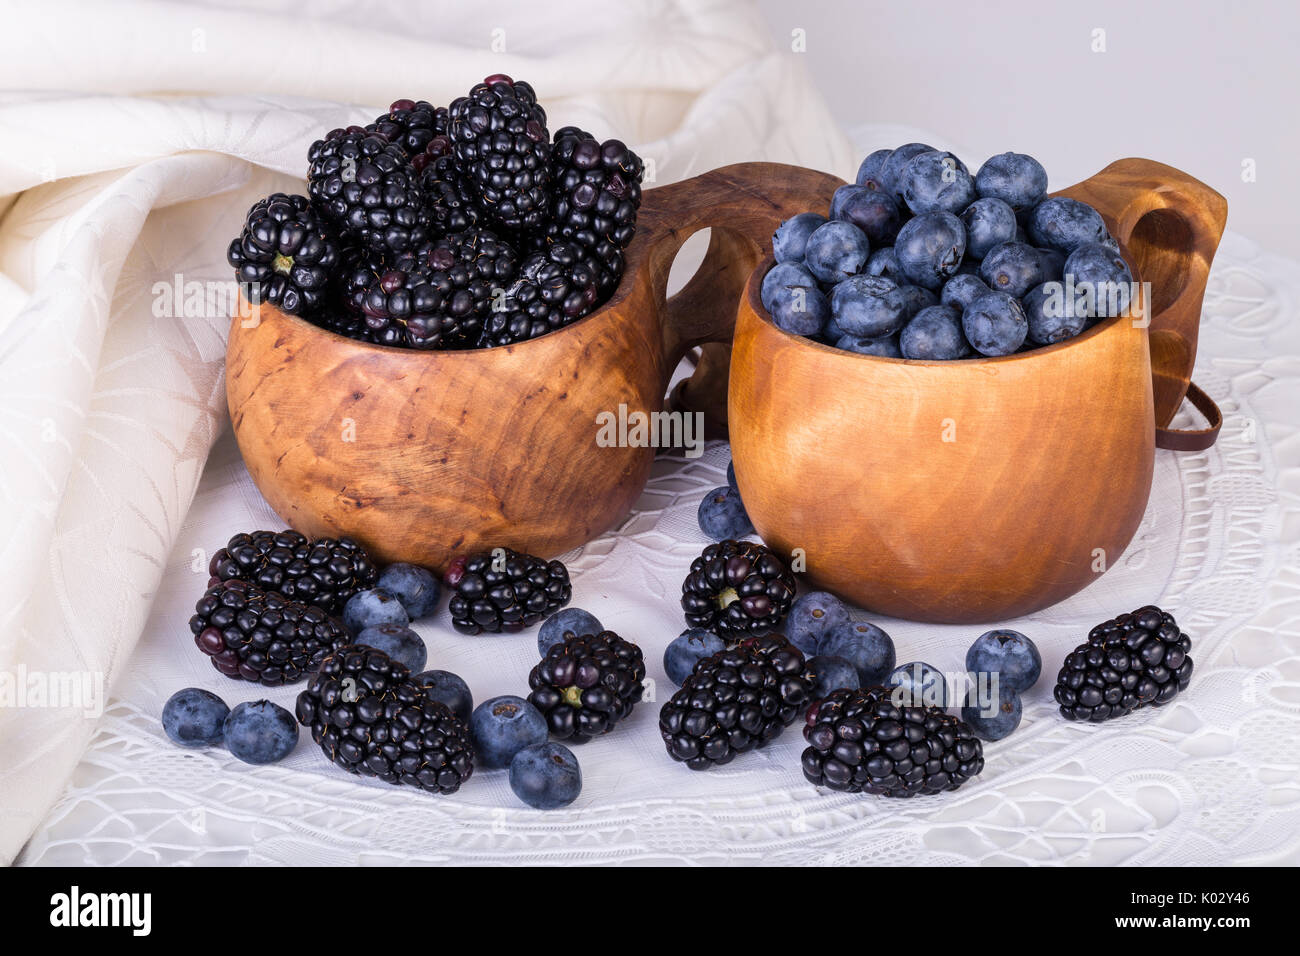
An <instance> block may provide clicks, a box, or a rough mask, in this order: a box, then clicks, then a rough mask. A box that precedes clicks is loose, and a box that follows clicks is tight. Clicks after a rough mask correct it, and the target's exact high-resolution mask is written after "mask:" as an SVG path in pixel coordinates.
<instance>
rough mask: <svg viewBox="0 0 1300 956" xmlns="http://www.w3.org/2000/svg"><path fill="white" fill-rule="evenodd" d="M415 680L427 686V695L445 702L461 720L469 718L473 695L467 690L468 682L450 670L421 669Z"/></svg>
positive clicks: (439, 701)
mask: <svg viewBox="0 0 1300 956" xmlns="http://www.w3.org/2000/svg"><path fill="white" fill-rule="evenodd" d="M415 680H416V681H417V682H419V683H421V684H423V685H424V686H425V687H426V688H427V693H428V695H429V697H431V698H432V699H433V700H436V701H438V703H440V704H446V705H447V709H448V710H450V711H451V712H452V713H453V714H455V715H456V716H457V717H458V718H460V719H461V720H469V715H470V712H471V711H472V710H473V709H474V696H473V695H472V694H471V693H470V692H469V684H466V683H465V681H464V680H463V679H462V678H461V677H460V676H459V675H457V674H453V673H452V672H451V671H423V672H421V673H419V674H416V675H415Z"/></svg>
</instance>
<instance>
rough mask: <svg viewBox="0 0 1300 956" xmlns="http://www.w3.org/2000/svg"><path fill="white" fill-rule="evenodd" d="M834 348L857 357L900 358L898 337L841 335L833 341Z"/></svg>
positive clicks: (901, 354) (895, 335)
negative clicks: (852, 353) (875, 337)
mask: <svg viewBox="0 0 1300 956" xmlns="http://www.w3.org/2000/svg"><path fill="white" fill-rule="evenodd" d="M835 347H836V348H837V349H839V350H840V351H841V352H856V353H857V354H858V355H874V356H876V357H878V358H902V357H903V353H902V350H901V349H899V347H898V335H897V334H894V335H886V336H882V337H881V338H878V339H873V338H869V337H867V336H861V335H841V336H840V337H839V338H838V339H836V340H835Z"/></svg>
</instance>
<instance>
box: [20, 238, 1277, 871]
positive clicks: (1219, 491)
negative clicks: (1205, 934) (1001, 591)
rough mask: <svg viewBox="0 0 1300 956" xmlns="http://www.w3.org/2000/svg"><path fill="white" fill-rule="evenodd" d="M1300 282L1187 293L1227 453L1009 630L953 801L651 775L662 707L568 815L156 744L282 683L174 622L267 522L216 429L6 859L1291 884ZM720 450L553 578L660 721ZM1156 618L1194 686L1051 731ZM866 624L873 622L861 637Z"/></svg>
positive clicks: (781, 772)
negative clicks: (1045, 872)
mask: <svg viewBox="0 0 1300 956" xmlns="http://www.w3.org/2000/svg"><path fill="white" fill-rule="evenodd" d="M1297 296H1300V266H1297V265H1296V264H1295V263H1292V262H1290V261H1288V260H1283V259H1279V258H1276V257H1272V256H1269V255H1266V254H1263V253H1261V252H1260V251H1259V250H1258V249H1257V248H1256V247H1254V246H1253V245H1251V244H1250V243H1248V242H1247V241H1245V240H1243V239H1241V238H1239V237H1236V236H1233V235H1231V234H1230V235H1229V236H1228V237H1227V239H1226V240H1225V242H1224V245H1223V247H1222V249H1221V250H1220V252H1219V255H1218V258H1217V260H1216V262H1215V267H1214V273H1213V277H1212V281H1211V285H1210V288H1209V292H1208V294H1207V296H1206V302H1205V320H1204V323H1203V326H1202V340H1201V347H1200V355H1199V360H1198V364H1197V371H1196V379H1197V381H1198V382H1199V384H1200V385H1201V386H1202V387H1204V388H1205V390H1206V391H1207V392H1209V393H1210V395H1212V396H1213V397H1214V398H1215V399H1216V400H1217V401H1218V402H1219V404H1220V406H1221V407H1222V409H1223V412H1224V417H1225V424H1224V428H1223V433H1222V436H1221V438H1220V440H1219V443H1218V444H1217V445H1216V446H1215V447H1214V448H1213V449H1212V450H1210V451H1208V452H1205V453H1200V454H1183V455H1178V454H1174V453H1171V452H1160V453H1159V454H1158V456H1157V465H1156V478H1155V487H1154V489H1153V492H1152V495H1151V504H1150V506H1149V508H1148V511H1147V515H1146V519H1145V521H1144V523H1143V525H1142V527H1141V529H1140V530H1139V532H1138V534H1137V537H1136V538H1135V540H1134V541H1133V543H1132V545H1131V546H1130V547H1129V550H1128V551H1127V552H1126V553H1125V555H1124V556H1123V559H1122V560H1121V561H1120V563H1119V564H1118V565H1117V566H1115V567H1114V568H1112V569H1111V570H1110V571H1109V572H1108V573H1107V574H1106V575H1105V576H1104V577H1102V578H1101V579H1100V580H1099V581H1098V582H1097V583H1096V584H1094V585H1093V586H1092V587H1090V588H1088V589H1087V590H1085V591H1084V592H1082V593H1081V594H1078V595H1076V596H1075V597H1074V598H1072V599H1070V600H1069V601H1066V602H1064V603H1062V604H1060V605H1058V606H1056V607H1054V608H1051V609H1049V610H1048V611H1045V612H1043V613H1041V614H1037V615H1034V616H1032V617H1030V618H1026V619H1023V620H1020V621H1014V622H1008V623H1009V624H1010V625H1011V626H1013V627H1015V628H1017V629H1020V630H1023V631H1024V632H1026V633H1027V634H1029V635H1030V636H1031V637H1033V638H1034V640H1036V641H1037V642H1038V645H1039V647H1040V648H1041V650H1042V653H1043V658H1044V674H1043V678H1042V679H1041V680H1040V682H1039V684H1038V686H1037V687H1035V688H1034V689H1033V690H1032V691H1031V692H1030V693H1029V694H1028V696H1027V699H1026V705H1025V716H1024V721H1023V723H1022V725H1021V727H1020V729H1019V730H1018V731H1017V732H1016V733H1015V734H1014V735H1013V736H1012V737H1010V738H1008V739H1007V740H1004V741H1000V742H997V743H993V744H989V745H987V747H986V756H987V768H986V770H985V772H984V773H983V774H982V775H981V776H980V777H979V778H977V779H976V780H975V781H973V782H971V783H970V784H968V785H967V786H965V787H964V788H962V789H961V790H960V791H958V792H956V793H954V794H950V795H946V796H942V797H935V798H925V799H917V800H911V801H887V800H883V799H876V798H870V797H861V796H848V795H838V794H831V793H829V792H824V793H823V792H818V791H817V790H816V789H814V788H813V787H812V786H810V785H809V784H807V783H806V782H805V781H804V780H803V778H802V775H801V773H800V770H799V753H800V750H801V749H802V746H803V741H802V737H801V735H800V733H799V729H798V727H797V726H796V727H793V728H791V729H790V730H788V731H787V732H786V733H785V734H784V735H783V737H782V738H781V739H780V740H779V741H777V742H776V743H775V744H774V745H772V746H771V747H769V748H767V749H766V750H763V751H759V752H756V753H752V754H749V755H747V756H745V757H744V758H743V759H738V760H737V761H736V762H735V763H733V764H731V765H730V766H728V767H726V768H724V769H722V770H720V771H715V772H710V773H694V772H691V771H689V770H687V769H685V768H684V767H683V766H681V765H679V764H676V763H674V762H672V761H671V760H669V759H668V757H667V756H666V754H665V753H664V750H663V745H662V743H661V741H660V739H659V735H658V731H657V727H656V719H657V711H658V706H657V704H651V703H647V704H645V705H643V706H640V707H638V708H637V709H636V710H635V711H634V713H633V715H632V717H630V718H629V719H628V721H627V722H626V724H623V725H620V727H619V728H618V731H617V732H616V733H614V734H613V735H611V736H609V737H606V738H602V739H599V740H596V741H594V742H592V743H590V744H587V745H586V746H584V747H582V748H581V749H579V750H578V751H577V753H578V757H579V760H580V761H581V764H582V768H583V775H584V782H585V785H584V789H583V793H582V796H581V797H580V798H579V800H578V802H577V803H576V804H574V805H573V806H572V807H571V808H569V809H566V810H562V811H552V812H549V813H541V812H537V811H532V810H528V809H526V808H525V807H523V806H522V805H521V804H520V803H519V802H518V801H517V800H516V799H515V798H514V796H513V795H512V794H511V792H510V789H509V786H508V784H507V782H506V777H505V774H504V773H503V772H500V771H497V772H482V771H480V772H478V773H476V774H475V775H474V777H473V778H472V779H471V780H470V782H469V783H468V784H467V785H466V786H465V787H464V788H463V789H462V790H461V791H460V792H459V793H457V794H455V795H453V796H448V797H432V796H428V795H425V794H423V793H418V792H415V791H413V790H407V789H405V788H395V787H389V786H387V785H384V784H379V783H373V782H369V783H368V782H363V781H361V780H359V779H357V778H353V777H350V776H347V775H346V774H343V773H341V772H339V771H337V770H336V769H334V768H333V767H332V766H331V765H329V764H328V763H327V762H326V760H325V758H324V757H323V755H322V754H321V753H320V752H319V750H318V749H317V748H316V747H315V745H313V744H312V743H311V741H310V739H307V738H306V737H304V738H303V740H302V741H301V742H300V744H299V746H298V749H297V750H296V751H295V753H294V754H293V755H292V756H291V757H290V758H289V759H287V760H286V761H285V762H284V763H282V764H279V765H274V766H267V767H252V766H248V765H245V764H241V763H240V762H239V761H237V760H235V759H234V758H233V757H231V756H230V755H229V754H228V753H227V752H226V751H224V750H222V749H212V750H206V751H197V752H196V751H187V750H182V749H180V748H177V747H175V746H173V745H172V744H170V743H169V742H168V740H167V739H166V738H165V737H164V736H163V734H162V731H161V729H160V727H159V722H158V716H159V713H160V711H161V707H162V704H163V702H164V701H165V700H166V699H167V697H168V696H169V695H170V694H171V693H172V692H173V691H175V690H176V689H178V688H180V687H182V686H186V685H198V686H201V687H207V688H209V689H211V690H213V691H216V692H218V693H220V694H222V695H223V696H224V697H225V698H226V700H227V701H228V702H230V703H231V704H232V705H233V704H234V703H236V702H238V701H241V700H249V699H255V698H257V697H260V696H263V693H265V696H266V697H268V698H270V699H271V700H274V701H276V702H277V703H280V704H283V705H285V706H287V707H290V708H291V707H292V705H293V704H292V702H293V698H294V696H295V694H296V693H297V689H296V688H280V689H275V690H270V691H264V689H260V688H257V687H255V686H253V685H251V684H242V683H236V682H232V681H229V680H227V679H225V678H223V677H221V676H220V675H218V674H217V673H216V671H214V670H213V669H212V668H211V667H210V666H209V663H208V661H207V659H206V658H204V657H203V656H202V655H200V654H199V653H198V652H197V651H196V650H195V648H194V646H193V644H192V642H191V639H190V635H189V631H188V628H187V626H186V621H187V619H188V617H189V615H190V613H191V610H192V607H193V603H194V601H195V599H196V598H197V596H198V595H199V594H200V593H201V592H202V589H203V585H204V581H205V576H206V570H205V569H206V565H207V556H208V554H209V553H210V551H211V549H213V548H216V547H219V546H220V545H221V544H222V543H223V542H224V541H225V539H226V538H227V537H228V536H229V535H230V534H232V533H233V532H235V531H237V530H245V529H251V528H255V527H279V526H282V525H281V523H280V522H278V520H277V519H276V517H275V515H274V514H273V513H272V512H271V510H270V509H269V508H268V506H267V505H266V504H265V502H264V501H263V500H262V498H261V497H260V495H259V494H258V493H257V490H256V489H255V488H254V487H253V484H252V482H251V481H250V479H249V477H248V474H247V472H246V471H245V470H244V467H243V465H242V463H241V462H240V459H239V455H238V451H237V449H236V448H235V446H234V442H233V441H232V440H231V437H230V435H229V432H227V434H226V436H225V437H224V438H223V439H222V440H221V441H220V442H219V443H218V446H217V448H216V450H215V452H214V454H213V456H212V458H211V459H210V461H209V462H208V465H207V469H206V472H205V474H204V478H203V481H202V485H201V487H200V490H199V494H198V497H197V499H196V500H195V503H194V507H193V509H192V511H191V512H190V515H189V518H188V520H187V522H186V526H185V528H184V529H183V531H182V533H181V535H180V539H179V543H178V545H177V547H176V548H175V550H174V552H173V553H172V556H171V560H170V565H169V568H168V570H167V573H166V574H165V576H164V579H163V583H162V586H161V590H160V593H159V594H158V596H157V599H156V601H155V604H154V608H153V612H152V616H151V617H150V619H149V622H148V625H147V627H146V630H145V634H144V636H143V637H142V638H141V641H140V643H139V645H138V647H137V649H136V651H135V654H134V657H133V659H132V661H131V663H130V665H129V669H128V673H127V675H126V677H125V679H124V680H123V681H122V682H121V683H120V685H119V686H118V688H117V692H116V696H115V698H114V699H113V700H112V701H111V703H110V706H109V708H108V710H107V713H106V714H105V716H104V718H103V720H102V721H101V723H100V726H99V729H98V731H97V733H96V735H95V737H94V739H93V741H92V744H91V746H90V748H89V749H88V750H87V752H86V754H85V756H84V757H83V759H82V760H81V763H80V765H79V767H78V768H77V771H76V773H75V776H74V779H73V780H72V783H71V785H70V786H69V787H68V788H67V789H66V791H65V793H64V795H63V797H62V799H60V800H59V802H58V803H57V804H56V805H55V806H54V808H53V809H52V810H51V811H50V813H49V814H48V816H47V818H46V819H45V820H44V821H43V822H42V824H41V825H40V826H39V827H38V828H37V830H36V832H35V835H34V836H33V837H32V839H31V840H30V842H29V843H28V845H27V847H26V848H25V850H24V852H23V853H22V855H21V857H20V862H23V863H29V864H58V863H65V864H82V863H91V864H150V863H194V864H199V863H222V864H246V863H285V864H289V863H292V864H306V865H322V864H334V863H352V862H363V863H448V862H456V863H527V862H536V863H541V862H590V863H597V862H601V863H628V862H690V863H724V862H753V863H895V864H901V863H929V864H956V863H1031V862H1032V863H1069V864H1111V865H1114V864H1151V863H1171V864H1189V863H1198V864H1225V863H1292V864H1295V863H1300V570H1298V566H1300V561H1298V559H1300V508H1298V505H1300V437H1298V436H1297V415H1296V411H1297V409H1298V408H1300V329H1298V328H1297V324H1296V319H1297V312H1296V300H1297ZM726 462H727V450H726V447H725V446H724V445H720V444H718V445H714V446H712V447H710V448H709V449H708V451H707V453H706V454H705V456H704V457H703V458H701V459H699V460H696V461H691V462H686V461H683V460H682V459H679V458H672V457H662V458H660V460H659V461H657V462H656V466H655V470H654V475H653V477H652V479H651V481H650V483H649V485H648V486H647V488H646V490H645V493H644V494H643V495H642V497H641V500H640V501H639V503H638V505H637V508H636V510H635V511H634V512H633V513H632V514H630V515H629V516H628V518H627V520H626V521H625V522H624V523H623V524H622V526H621V527H619V528H617V529H616V530H614V531H612V532H610V533H609V534H606V535H604V536H602V537H601V538H599V539H597V540H596V541H593V542H592V543H590V544H589V545H587V546H586V547H585V548H582V549H581V550H580V551H577V552H573V553H571V554H569V555H566V556H565V560H566V562H567V563H568V565H569V568H570V570H571V572H572V574H573V578H574V604H575V605H577V606H581V607H584V608H587V609H589V610H591V611H592V612H594V613H595V614H596V615H597V616H598V617H599V618H600V619H601V620H602V621H603V622H604V624H605V625H606V626H607V627H609V628H612V629H613V630H616V631H618V632H619V633H621V634H623V635H624V636H626V637H628V638H630V639H632V640H635V641H636V642H638V643H639V644H640V645H641V646H642V647H643V648H644V650H645V652H646V658H647V662H648V667H649V674H650V677H651V678H653V679H654V680H655V682H656V684H657V691H658V700H660V701H662V700H663V699H664V696H665V695H666V694H668V693H671V689H672V688H671V685H670V684H669V683H668V681H667V678H666V677H665V676H664V673H663V668H662V661H661V656H662V651H663V648H664V646H665V644H666V643H667V642H668V641H669V640H671V639H672V638H673V637H674V636H676V635H677V633H678V632H679V631H680V630H681V628H682V626H683V625H682V621H681V617H680V612H679V609H678V603H677V597H678V595H679V593H680V590H679V589H680V583H681V580H682V577H683V576H684V573H685V570H686V568H687V566H688V564H689V563H690V561H691V559H692V558H693V557H694V556H695V555H696V554H697V553H698V552H699V550H700V548H701V547H702V546H703V545H704V543H705V539H704V538H703V536H702V535H701V534H700V532H699V530H698V528H697V527H696V523H695V509H696V506H697V504H698V502H699V500H700V497H701V495H702V494H703V493H704V491H705V490H707V489H708V488H711V487H714V486H716V485H719V484H721V483H722V482H723V481H724V477H723V469H724V468H725V466H726ZM1147 602H1155V603H1158V604H1160V605H1162V606H1164V607H1166V608H1169V609H1171V610H1172V611H1173V612H1174V613H1175V614H1176V615H1177V617H1178V620H1179V622H1180V624H1181V625H1182V626H1183V628H1184V629H1185V630H1186V631H1187V632H1188V633H1189V634H1190V635H1191V636H1192V639H1193V657H1194V658H1195V660H1196V675H1195V677H1194V679H1193V682H1192V686H1191V688H1190V690H1189V691H1188V692H1187V693H1186V694H1184V695H1182V696H1180V697H1179V698H1178V699H1177V701H1176V702H1175V703H1174V704H1172V705H1171V706H1168V707H1165V708H1163V709H1160V710H1152V711H1148V712H1139V713H1137V714H1135V715H1132V716H1130V717H1128V718H1126V719H1124V720H1121V721H1118V722H1114V723H1111V724H1107V725H1104V726H1078V725H1074V724H1069V723H1067V722H1065V721H1064V720H1062V719H1060V717H1059V716H1058V715H1057V713H1056V708H1055V706H1054V705H1053V703H1052V701H1051V687H1052V683H1053V678H1054V675H1055V671H1056V669H1057V667H1058V666H1059V664H1060V662H1061V659H1062V657H1063V655H1064V654H1065V653H1066V652H1067V651H1068V650H1069V649H1070V648H1072V647H1073V646H1074V645H1075V644H1077V643H1078V642H1079V641H1081V640H1082V639H1083V638H1084V636H1085V635H1086V633H1087V630H1088V629H1089V627H1091V625H1093V624H1095V623H1097V622H1099V621H1101V620H1103V619H1105V618H1107V617H1110V616H1112V615H1114V614H1116V613H1118V612H1121V611H1125V610H1130V609H1132V608H1133V607H1136V606H1138V605H1140V604H1143V603H1147ZM860 616H863V615H860ZM877 620H879V623H881V624H882V625H883V626H884V627H885V629H886V630H887V631H889V633H890V634H891V635H892V636H893V638H894V640H895V642H896V644H897V647H898V654H899V661H900V662H902V661H907V660H915V659H925V660H927V661H929V662H931V663H933V664H935V665H936V666H939V667H940V668H942V669H946V670H952V669H955V668H959V667H960V666H961V664H962V661H963V658H964V653H965V649H966V647H967V646H968V645H969V643H970V641H971V640H972V639H973V638H974V637H975V636H976V634H977V633H979V631H980V630H981V629H980V628H976V627H944V626H934V625H921V624H914V623H909V622H902V621H892V620H883V619H877ZM417 629H418V630H419V632H420V633H421V634H422V635H423V636H424V638H425V640H426V642H427V644H428V647H429V666H430V667H439V668H442V669H446V670H452V671H456V672H458V673H460V674H462V675H463V676H464V677H465V678H466V679H467V680H468V681H469V683H470V685H471V687H472V688H473V690H474V693H475V699H476V700H483V699H486V698H488V697H491V696H494V695H497V694H505V693H519V692H521V691H522V690H524V689H525V688H526V676H527V672H528V669H529V667H530V666H531V665H532V664H533V663H534V662H535V658H536V656H537V654H536V646H535V633H536V631H535V629H533V630H529V631H527V632H525V633H523V634H519V635H511V636H481V637H473V638H470V637H464V636H460V635H457V634H456V633H455V632H454V631H452V630H451V628H450V626H449V625H448V624H447V619H446V615H445V601H444V610H443V611H442V612H440V615H439V616H438V617H436V618H434V619H432V620H430V621H426V622H421V623H420V624H418V625H417Z"/></svg>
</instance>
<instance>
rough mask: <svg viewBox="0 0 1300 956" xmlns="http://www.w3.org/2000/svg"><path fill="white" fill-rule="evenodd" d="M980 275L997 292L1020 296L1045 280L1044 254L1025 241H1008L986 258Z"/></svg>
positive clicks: (992, 250) (991, 251)
mask: <svg viewBox="0 0 1300 956" xmlns="http://www.w3.org/2000/svg"><path fill="white" fill-rule="evenodd" d="M980 278H981V279H983V280H984V284H985V285H987V286H988V287H989V288H990V289H992V290H993V291H994V292H1009V293H1011V295H1013V296H1015V297H1016V298H1017V299H1019V298H1020V297H1021V296H1023V295H1024V294H1025V293H1026V292H1028V291H1029V290H1030V289H1032V288H1033V287H1034V286H1036V285H1038V284H1039V283H1040V282H1042V281H1043V263H1042V257H1041V256H1040V255H1039V254H1038V250H1037V249H1035V248H1034V247H1033V246H1027V245H1025V244H1024V243H1023V242H1004V243H1002V244H1001V245H1000V246H994V247H993V248H992V249H991V250H989V253H988V255H986V256H985V257H984V261H983V262H982V263H980Z"/></svg>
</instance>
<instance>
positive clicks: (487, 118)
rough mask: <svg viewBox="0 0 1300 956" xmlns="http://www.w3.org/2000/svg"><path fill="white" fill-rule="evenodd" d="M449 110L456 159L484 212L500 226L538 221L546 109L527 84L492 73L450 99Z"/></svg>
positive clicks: (546, 173)
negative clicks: (465, 94) (538, 103)
mask: <svg viewBox="0 0 1300 956" xmlns="http://www.w3.org/2000/svg"><path fill="white" fill-rule="evenodd" d="M450 111H451V129H450V134H451V142H452V150H453V154H454V155H455V157H456V165H457V167H458V168H459V169H460V171H461V174H462V175H464V176H465V178H466V179H467V180H468V181H469V184H470V186H471V188H473V189H474V190H475V191H476V192H477V194H478V197H479V200H480V202H481V203H482V206H483V209H484V211H485V212H486V213H487V215H488V216H489V217H490V218H491V219H492V220H493V221H494V222H495V223H497V224H499V225H501V226H503V227H505V228H506V229H512V230H519V231H524V230H532V229H537V228H539V227H540V226H542V225H543V223H544V222H545V221H546V215H547V206H548V203H547V199H548V189H547V187H548V185H549V182H550V170H549V163H550V154H551V144H550V141H549V138H548V135H547V132H546V111H545V110H543V109H542V108H541V107H540V106H538V105H537V95H536V94H535V93H534V92H533V88H532V87H531V86H529V85H528V84H527V83H523V82H519V83H516V82H515V81H514V80H512V79H510V77H508V76H505V75H503V74H495V75H493V76H489V77H488V78H487V79H485V80H484V81H483V82H482V83H479V84H478V85H477V86H475V87H474V88H473V89H472V90H470V91H469V95H467V96H462V97H460V98H459V99H457V100H455V101H454V102H453V103H452V104H451V107H450Z"/></svg>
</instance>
